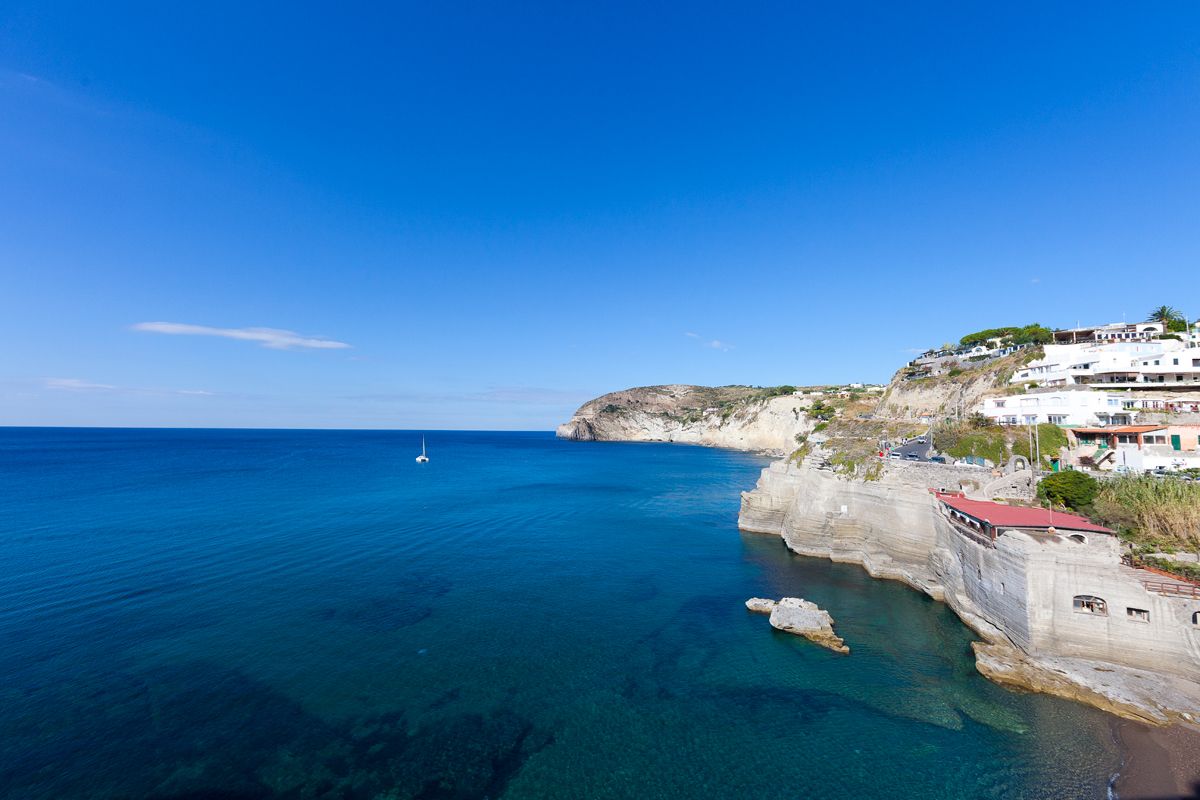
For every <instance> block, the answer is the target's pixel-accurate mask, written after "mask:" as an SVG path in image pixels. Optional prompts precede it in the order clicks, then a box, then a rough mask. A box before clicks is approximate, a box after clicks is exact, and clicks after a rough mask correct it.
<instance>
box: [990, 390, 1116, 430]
mask: <svg viewBox="0 0 1200 800" xmlns="http://www.w3.org/2000/svg"><path fill="white" fill-rule="evenodd" d="M975 410H976V411H977V412H978V413H980V414H983V415H984V416H985V417H987V418H988V419H990V420H992V421H994V422H996V423H998V424H1000V425H1040V424H1042V423H1051V424H1053V425H1062V426H1063V427H1073V426H1105V425H1131V424H1133V421H1134V420H1135V419H1136V418H1137V414H1138V412H1137V411H1136V410H1134V409H1128V408H1125V404H1124V401H1123V398H1122V397H1121V395H1118V394H1114V393H1111V392H1092V391H1088V390H1086V389H1085V390H1065V391H1058V392H1031V393H1027V394H1020V395H1009V396H1008V397H990V398H988V399H986V400H984V401H983V402H982V403H980V404H979V405H978V406H977V407H976V409H975Z"/></svg>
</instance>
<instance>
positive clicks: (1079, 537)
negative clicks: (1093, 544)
mask: <svg viewBox="0 0 1200 800" xmlns="http://www.w3.org/2000/svg"><path fill="white" fill-rule="evenodd" d="M1067 538H1068V539H1070V540H1071V541H1074V542H1079V543H1080V544H1087V537H1086V536H1084V535H1083V534H1082V533H1072V534H1071V535H1070V536H1068V537H1067Z"/></svg>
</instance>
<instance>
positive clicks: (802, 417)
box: [557, 384, 813, 454]
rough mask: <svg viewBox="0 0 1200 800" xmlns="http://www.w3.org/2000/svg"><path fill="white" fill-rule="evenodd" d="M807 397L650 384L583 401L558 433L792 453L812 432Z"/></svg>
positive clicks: (746, 389)
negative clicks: (798, 442)
mask: <svg viewBox="0 0 1200 800" xmlns="http://www.w3.org/2000/svg"><path fill="white" fill-rule="evenodd" d="M807 406H808V401H806V400H804V399H803V398H800V397H795V396H793V395H792V394H790V393H789V394H777V395H773V396H772V395H771V394H770V393H769V390H763V389H757V388H754V387H748V386H721V387H706V386H686V385H678V384H676V385H670V386H646V387H641V388H637V389H626V390H624V391H620V392H612V393H610V394H606V395H603V396H602V397H597V398H596V399H595V400H591V401H589V402H587V403H584V404H583V405H582V406H581V407H580V408H579V410H578V411H576V412H575V415H574V416H573V417H572V418H571V419H570V421H569V422H565V423H563V424H562V425H559V426H558V431H557V433H558V436H559V437H560V438H563V439H575V440H578V441H629V442H682V443H686V444H701V445H708V446H711V447H730V448H736V449H739V450H761V451H767V452H772V453H778V454H784V453H790V452H791V451H792V450H794V449H795V448H796V446H797V440H796V436H797V434H801V435H804V434H808V433H809V432H810V431H811V430H812V427H813V423H812V421H811V420H810V419H809V418H808V416H807V415H806V414H805V413H804V409H805V408H806V407H807Z"/></svg>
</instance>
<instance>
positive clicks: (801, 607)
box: [747, 597, 850, 653]
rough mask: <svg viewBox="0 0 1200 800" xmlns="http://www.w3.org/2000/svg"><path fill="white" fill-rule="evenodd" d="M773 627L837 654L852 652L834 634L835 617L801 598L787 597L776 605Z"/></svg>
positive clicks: (772, 613) (772, 617) (772, 611)
mask: <svg viewBox="0 0 1200 800" xmlns="http://www.w3.org/2000/svg"><path fill="white" fill-rule="evenodd" d="M747 607H749V603H747ZM771 626H772V627H774V628H777V629H778V630H781V631H787V632H788V633H795V634H797V635H799V636H803V637H805V638H806V639H809V640H810V641H813V642H815V643H817V644H819V645H821V646H822V647H828V648H829V649H830V650H832V651H834V652H835V653H849V652H850V648H849V647H847V646H846V644H845V642H844V641H843V640H842V638H841V637H840V636H838V635H837V634H836V633H834V632H833V617H831V616H829V612H828V611H825V610H823V609H820V608H818V607H817V604H816V603H810V602H809V601H807V600H802V599H801V598H799V597H785V598H783V599H782V600H780V601H779V602H778V603H776V604H775V607H774V608H773V609H772V610H771Z"/></svg>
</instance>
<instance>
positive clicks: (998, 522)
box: [938, 493, 1112, 533]
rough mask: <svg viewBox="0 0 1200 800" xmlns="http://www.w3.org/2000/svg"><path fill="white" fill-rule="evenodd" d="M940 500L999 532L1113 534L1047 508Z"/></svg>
mask: <svg viewBox="0 0 1200 800" xmlns="http://www.w3.org/2000/svg"><path fill="white" fill-rule="evenodd" d="M938 499H939V500H941V501H942V502H943V503H945V504H946V505H948V506H949V507H950V508H953V509H954V510H955V511H960V512H962V513H963V514H966V515H967V516H968V517H974V518H975V519H977V520H979V521H981V522H988V523H991V524H992V525H994V526H995V527H997V528H1049V527H1050V526H1051V525H1053V526H1054V527H1055V528H1063V529H1065V530H1070V531H1092V532H1095V533H1112V531H1110V530H1109V529H1108V528H1104V527H1101V526H1099V525H1097V524H1095V523H1094V522H1092V521H1091V520H1089V519H1087V518H1086V517H1081V516H1079V515H1078V514H1067V513H1064V512H1062V511H1054V512H1050V511H1048V510H1047V509H1044V508H1024V507H1022V506H1006V505H1003V504H1002V503H989V502H988V501H986V500H968V499H966V498H965V497H958V496H956V495H947V494H940V493H939V494H938Z"/></svg>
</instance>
